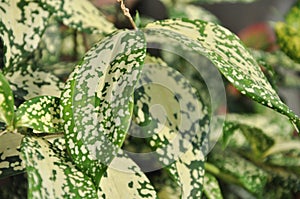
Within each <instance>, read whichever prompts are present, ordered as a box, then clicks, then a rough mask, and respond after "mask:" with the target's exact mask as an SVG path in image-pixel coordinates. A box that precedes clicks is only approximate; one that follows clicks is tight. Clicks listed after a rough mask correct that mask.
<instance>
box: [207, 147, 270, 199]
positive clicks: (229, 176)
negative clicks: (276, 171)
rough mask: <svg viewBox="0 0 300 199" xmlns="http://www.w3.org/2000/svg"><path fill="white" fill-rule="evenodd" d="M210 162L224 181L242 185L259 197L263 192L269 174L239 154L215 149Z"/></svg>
mask: <svg viewBox="0 0 300 199" xmlns="http://www.w3.org/2000/svg"><path fill="white" fill-rule="evenodd" d="M209 161H210V163H212V164H213V165H215V166H216V167H217V168H218V171H216V172H217V173H216V174H217V175H218V177H220V178H222V177H223V178H224V179H223V180H225V181H230V182H232V183H236V184H238V185H241V186H243V187H244V188H245V189H247V190H248V191H250V192H251V193H253V194H255V195H257V196H259V195H260V194H261V193H262V192H263V189H264V187H265V185H266V183H267V179H268V173H267V172H266V171H264V170H263V169H261V168H259V167H257V166H256V165H254V164H253V163H252V162H250V161H248V160H246V159H244V158H243V157H241V156H240V155H238V154H237V153H235V152H232V151H229V150H225V151H223V150H220V149H218V148H216V147H215V148H214V151H213V152H212V153H210V157H209ZM207 168H208V167H206V169H207ZM207 171H210V170H209V169H208V170H207ZM213 174H214V173H213Z"/></svg>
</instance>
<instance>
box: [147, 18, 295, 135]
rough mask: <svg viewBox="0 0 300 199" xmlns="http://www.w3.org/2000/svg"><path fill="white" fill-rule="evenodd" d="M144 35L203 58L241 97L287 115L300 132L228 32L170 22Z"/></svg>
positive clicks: (181, 21) (216, 27)
mask: <svg viewBox="0 0 300 199" xmlns="http://www.w3.org/2000/svg"><path fill="white" fill-rule="evenodd" d="M144 31H145V32H146V34H147V35H156V37H155V38H157V37H158V36H157V35H159V36H163V39H164V41H166V40H167V39H170V40H171V41H169V42H174V41H180V43H182V44H183V45H185V46H186V47H189V48H191V49H193V50H195V51H196V52H198V53H200V54H202V55H204V56H206V57H207V58H208V59H210V60H211V61H212V62H213V63H214V64H215V66H216V67H217V68H218V69H219V71H220V72H221V73H222V74H223V75H224V76H225V77H226V78H227V79H228V80H229V81H230V82H231V83H232V84H233V85H234V86H235V87H236V88H237V89H238V90H239V91H241V93H243V94H245V95H247V96H248V97H250V98H252V99H253V100H255V101H257V102H259V103H261V104H263V105H265V106H268V107H270V108H272V109H274V110H276V111H278V112H280V113H282V114H284V115H286V116H287V117H289V119H290V120H291V121H292V122H293V123H294V124H295V127H296V128H297V129H298V130H299V129H300V119H299V118H298V116H297V115H295V113H294V112H293V111H291V110H290V108H289V107H288V106H287V105H285V104H284V103H283V102H282V101H281V100H280V98H279V96H278V95H277V93H276V91H275V90H274V89H273V88H272V86H271V85H270V83H269V82H268V81H267V79H266V77H265V76H264V74H263V73H262V71H261V70H260V68H259V66H258V64H257V63H256V61H255V59H254V58H253V57H252V55H251V54H250V53H249V52H248V50H247V49H246V48H245V47H244V46H243V44H242V43H241V41H240V40H239V38H238V37H237V36H236V35H234V34H233V33H231V32H230V31H229V30H227V29H225V28H223V27H221V26H219V25H217V24H213V23H210V22H204V21H201V20H194V21H193V20H189V19H171V20H165V21H160V22H155V23H151V24H148V25H147V26H146V28H145V30H144Z"/></svg>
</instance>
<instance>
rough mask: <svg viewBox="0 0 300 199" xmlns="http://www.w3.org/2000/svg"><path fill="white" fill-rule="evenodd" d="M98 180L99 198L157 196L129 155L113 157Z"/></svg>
mask: <svg viewBox="0 0 300 199" xmlns="http://www.w3.org/2000/svg"><path fill="white" fill-rule="evenodd" d="M111 165H115V166H116V167H117V168H114V166H111V167H108V168H107V170H106V172H105V174H104V175H103V177H102V179H101V181H100V187H99V191H98V197H99V198H157V196H156V191H155V189H154V187H153V186H152V184H151V183H150V181H149V179H148V178H147V176H146V175H145V174H144V173H143V172H142V171H141V170H140V168H139V166H138V165H137V164H136V163H135V162H134V161H132V160H131V159H130V158H129V157H126V156H122V157H120V158H115V159H114V160H113V161H112V163H111Z"/></svg>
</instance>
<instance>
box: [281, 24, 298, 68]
mask: <svg viewBox="0 0 300 199" xmlns="http://www.w3.org/2000/svg"><path fill="white" fill-rule="evenodd" d="M275 31H276V36H277V43H278V45H279V46H280V49H281V50H282V51H283V52H285V53H286V54H287V55H288V56H289V57H290V58H291V59H293V60H295V61H296V62H298V63H300V33H299V29H297V28H295V27H293V26H290V25H288V24H285V23H283V22H278V23H276V26H275Z"/></svg>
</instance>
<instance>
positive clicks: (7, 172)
mask: <svg viewBox="0 0 300 199" xmlns="http://www.w3.org/2000/svg"><path fill="white" fill-rule="evenodd" d="M22 138H23V136H22V135H21V134H18V133H5V134H3V135H2V136H1V137H0V158H1V161H0V178H4V177H7V176H11V175H16V174H18V173H21V172H24V170H25V165H24V164H23V162H22V159H21V157H20V156H21V153H20V145H21V140H22Z"/></svg>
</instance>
